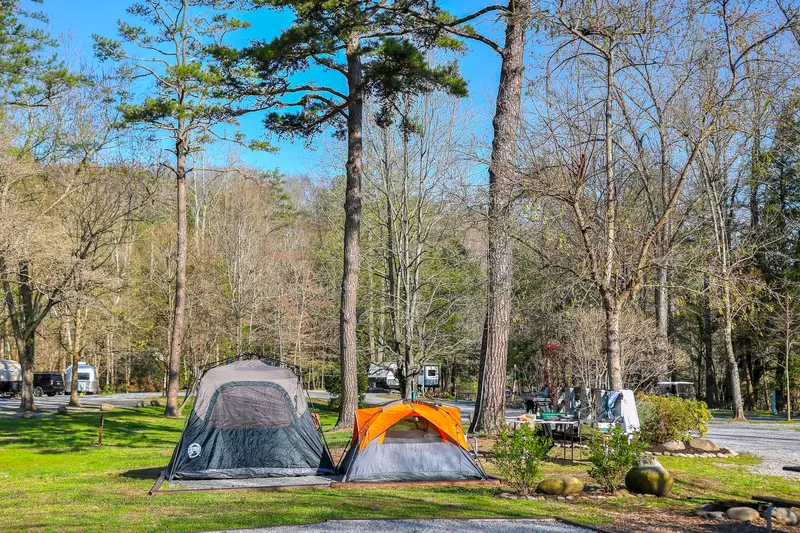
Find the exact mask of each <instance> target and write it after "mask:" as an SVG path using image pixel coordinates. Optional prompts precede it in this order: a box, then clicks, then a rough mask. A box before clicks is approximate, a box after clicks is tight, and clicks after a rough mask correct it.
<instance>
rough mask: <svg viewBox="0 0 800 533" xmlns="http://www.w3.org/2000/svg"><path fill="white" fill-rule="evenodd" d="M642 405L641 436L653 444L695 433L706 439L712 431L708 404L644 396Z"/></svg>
mask: <svg viewBox="0 0 800 533" xmlns="http://www.w3.org/2000/svg"><path fill="white" fill-rule="evenodd" d="M638 404H639V418H640V421H641V425H642V429H641V437H642V440H644V441H646V442H649V443H650V444H663V443H664V442H667V441H668V440H684V439H686V438H687V436H688V435H689V434H692V433H696V434H697V435H699V436H700V437H703V436H705V434H706V433H707V432H708V422H709V420H711V411H709V410H708V406H707V405H706V403H705V402H700V401H695V400H686V399H683V398H678V397H676V396H643V395H642V396H640V397H639V402H638Z"/></svg>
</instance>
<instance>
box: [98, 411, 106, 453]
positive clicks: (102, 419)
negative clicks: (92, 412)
mask: <svg viewBox="0 0 800 533" xmlns="http://www.w3.org/2000/svg"><path fill="white" fill-rule="evenodd" d="M105 418H106V417H105V415H100V427H99V428H98V429H97V445H98V446H102V445H103V422H105Z"/></svg>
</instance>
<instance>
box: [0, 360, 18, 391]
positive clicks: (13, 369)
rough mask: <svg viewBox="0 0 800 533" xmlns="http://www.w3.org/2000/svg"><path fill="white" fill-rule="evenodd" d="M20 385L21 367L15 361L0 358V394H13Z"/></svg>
mask: <svg viewBox="0 0 800 533" xmlns="http://www.w3.org/2000/svg"><path fill="white" fill-rule="evenodd" d="M21 385H22V367H21V366H20V365H19V363H18V362H16V361H11V360H10V359H0V394H14V393H17V392H19V391H20V388H21Z"/></svg>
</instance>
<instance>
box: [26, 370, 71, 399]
mask: <svg viewBox="0 0 800 533" xmlns="http://www.w3.org/2000/svg"><path fill="white" fill-rule="evenodd" d="M62 392H64V378H62V377H61V374H59V373H58V372H35V373H34V374H33V395H34V396H44V395H45V394H47V395H48V396H55V395H56V394H61V393H62Z"/></svg>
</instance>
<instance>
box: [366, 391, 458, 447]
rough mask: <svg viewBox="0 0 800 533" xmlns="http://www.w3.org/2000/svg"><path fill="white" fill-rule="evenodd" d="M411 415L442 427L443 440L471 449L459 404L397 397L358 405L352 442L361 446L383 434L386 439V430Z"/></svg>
mask: <svg viewBox="0 0 800 533" xmlns="http://www.w3.org/2000/svg"><path fill="white" fill-rule="evenodd" d="M408 416H418V417H420V418H424V419H425V420H427V421H428V422H429V423H430V424H432V425H433V426H434V427H435V428H436V429H438V430H439V433H440V435H441V437H442V439H443V440H447V441H450V442H454V443H456V444H458V445H460V446H461V447H462V448H464V449H465V450H468V449H469V448H468V446H467V437H466V435H465V434H464V430H463V429H462V428H461V411H460V410H459V409H458V407H449V406H445V405H433V404H429V403H425V402H420V401H410V402H409V401H397V402H391V403H388V404H386V405H382V406H380V407H370V408H367V409H357V410H356V424H355V426H354V427H353V440H352V443H353V444H355V443H358V447H359V449H361V450H363V449H364V448H365V447H366V446H367V444H369V443H370V442H372V441H373V440H375V438H380V442H381V443H383V439H384V437H385V436H386V430H388V429H389V428H391V427H392V426H394V425H395V424H396V423H397V422H399V421H400V420H402V419H403V418H406V417H408Z"/></svg>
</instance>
